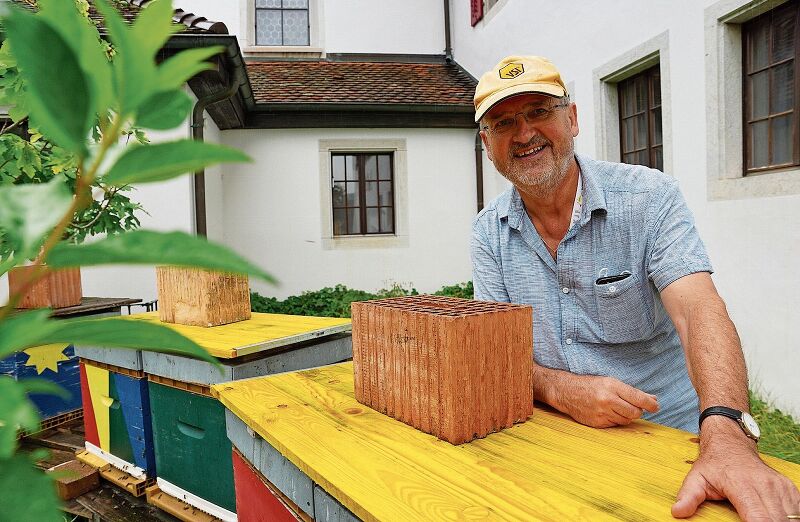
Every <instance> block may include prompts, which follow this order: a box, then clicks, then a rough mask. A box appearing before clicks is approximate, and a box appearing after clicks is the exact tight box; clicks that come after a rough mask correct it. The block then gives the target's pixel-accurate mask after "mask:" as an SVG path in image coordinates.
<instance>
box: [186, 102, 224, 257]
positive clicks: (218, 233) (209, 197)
mask: <svg viewBox="0 0 800 522" xmlns="http://www.w3.org/2000/svg"><path fill="white" fill-rule="evenodd" d="M203 115H204V117H205V141H207V142H209V143H220V141H221V137H220V131H219V129H218V128H217V124H216V123H214V120H212V119H211V117H210V116H209V115H208V113H204V114H203ZM224 168H226V167H225V166H224V165H214V166H212V167H208V168H206V174H205V181H206V183H205V186H206V236H207V237H208V239H210V240H211V241H217V242H220V243H221V242H222V241H223V238H224V236H225V231H224V226H223V212H224V211H223V197H222V192H223V186H222V171H223V169H224ZM193 203H194V202H193ZM193 208H194V207H193Z"/></svg>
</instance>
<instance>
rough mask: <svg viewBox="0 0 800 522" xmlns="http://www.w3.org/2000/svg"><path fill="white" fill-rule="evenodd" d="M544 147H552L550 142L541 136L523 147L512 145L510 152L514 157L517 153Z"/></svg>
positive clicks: (532, 139) (535, 137)
mask: <svg viewBox="0 0 800 522" xmlns="http://www.w3.org/2000/svg"><path fill="white" fill-rule="evenodd" d="M542 145H551V143H550V140H547V139H545V138H543V137H541V136H534V137H533V138H531V139H530V140H529V141H528V142H527V143H524V144H521V145H512V146H511V148H510V149H509V151H510V152H511V154H512V155H514V154H516V153H517V152H520V151H523V150H525V149H530V148H533V147H540V146H542Z"/></svg>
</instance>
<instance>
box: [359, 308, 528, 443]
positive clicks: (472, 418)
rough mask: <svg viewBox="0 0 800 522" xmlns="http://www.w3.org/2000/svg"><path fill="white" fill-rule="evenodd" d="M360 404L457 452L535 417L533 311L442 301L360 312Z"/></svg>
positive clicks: (369, 309) (360, 310)
mask: <svg viewBox="0 0 800 522" xmlns="http://www.w3.org/2000/svg"><path fill="white" fill-rule="evenodd" d="M352 316H353V317H352V319H353V368H354V386H355V396H356V399H357V400H358V401H359V402H361V403H362V404H365V405H367V406H369V407H370V408H372V409H374V410H377V411H379V412H381V413H384V414H386V415H389V416H391V417H394V418H396V419H398V420H400V421H402V422H405V423H406V424H409V425H411V426H413V427H415V428H417V429H419V430H422V431H424V432H426V433H430V434H432V435H435V436H436V437H438V438H439V439H442V440H446V441H448V442H450V443H452V444H461V443H464V442H468V441H470V440H472V439H474V438H480V437H485V436H486V435H488V434H489V433H492V432H495V431H499V430H501V429H504V428H508V427H510V426H512V425H513V424H514V423H516V422H522V421H525V420H526V419H527V418H528V417H529V416H530V415H531V414H532V413H533V389H532V375H531V372H532V365H533V325H532V309H531V307H530V306H522V305H514V304H508V303H492V302H486V301H472V300H467V299H457V298H451V297H439V296H428V295H423V296H411V297H398V298H391V299H380V300H375V301H364V302H356V303H353V305H352Z"/></svg>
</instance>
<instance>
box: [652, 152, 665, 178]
mask: <svg viewBox="0 0 800 522" xmlns="http://www.w3.org/2000/svg"><path fill="white" fill-rule="evenodd" d="M653 152H654V153H655V156H656V161H655V164H654V165H652V167H653V168H656V169H658V170H660V171H662V172H663V170H664V150H663V149H662V148H661V147H656V148H655V149H653Z"/></svg>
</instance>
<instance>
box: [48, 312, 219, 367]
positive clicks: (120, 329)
mask: <svg viewBox="0 0 800 522" xmlns="http://www.w3.org/2000/svg"><path fill="white" fill-rule="evenodd" d="M53 322H55V323H56V327H55V328H54V329H52V330H51V331H50V332H47V333H46V334H44V335H42V336H40V338H39V341H38V342H39V343H41V344H51V343H70V344H86V345H90V346H102V347H104V348H133V349H137V350H153V351H157V352H163V353H171V354H175V355H184V356H187V357H194V358H196V359H202V360H204V361H208V362H210V363H212V364H214V365H219V363H218V362H217V360H216V359H215V358H214V357H213V356H211V355H209V353H208V352H207V351H206V350H204V349H203V347H201V346H200V345H199V344H197V343H196V342H194V341H192V340H191V339H189V338H187V337H184V336H183V335H181V334H179V333H178V332H176V331H175V330H172V329H170V328H168V327H166V326H162V325H160V324H153V323H146V322H143V321H136V320H132V319H121V318H116V317H107V318H102V319H64V320H60V321H53Z"/></svg>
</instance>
